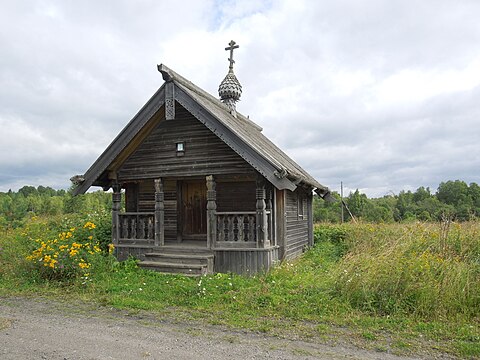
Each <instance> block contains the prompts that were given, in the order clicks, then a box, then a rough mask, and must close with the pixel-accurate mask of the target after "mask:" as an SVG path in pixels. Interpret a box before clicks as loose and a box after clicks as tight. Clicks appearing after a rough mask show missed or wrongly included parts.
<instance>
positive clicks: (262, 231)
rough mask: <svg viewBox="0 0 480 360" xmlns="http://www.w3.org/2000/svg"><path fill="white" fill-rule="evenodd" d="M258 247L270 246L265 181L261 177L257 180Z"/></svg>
mask: <svg viewBox="0 0 480 360" xmlns="http://www.w3.org/2000/svg"><path fill="white" fill-rule="evenodd" d="M256 195H257V246H258V247H261V248H263V247H267V246H268V245H269V240H268V231H267V227H268V223H267V211H266V204H265V179H264V178H263V177H262V176H261V175H259V177H258V179H257V192H256Z"/></svg>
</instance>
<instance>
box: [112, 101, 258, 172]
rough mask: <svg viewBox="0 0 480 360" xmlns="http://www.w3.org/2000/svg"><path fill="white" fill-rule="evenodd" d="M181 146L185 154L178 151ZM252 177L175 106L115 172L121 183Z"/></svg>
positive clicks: (217, 140) (219, 142)
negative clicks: (170, 117) (171, 115)
mask: <svg viewBox="0 0 480 360" xmlns="http://www.w3.org/2000/svg"><path fill="white" fill-rule="evenodd" d="M180 142H181V143H183V144H184V147H185V151H183V152H177V148H176V144H177V143H180ZM232 173H236V174H238V173H240V174H242V173H243V174H253V173H254V170H253V168H252V167H251V166H250V165H249V164H248V163H247V162H246V161H245V160H243V159H242V158H241V157H240V156H239V155H238V154H237V153H236V152H234V151H233V150H232V149H231V148H230V147H229V146H228V145H226V144H225V143H224V142H223V141H222V140H221V139H220V138H219V137H218V136H216V135H215V134H213V133H212V132H211V131H210V130H209V129H208V128H207V127H206V126H205V125H203V124H202V123H201V122H200V121H198V120H197V119H196V118H194V117H193V115H191V114H190V113H189V112H187V111H186V110H185V109H184V108H183V107H181V106H180V105H179V104H178V103H177V104H176V116H175V119H174V120H162V121H160V123H159V124H158V125H157V126H156V127H155V128H154V129H153V130H152V132H151V133H150V134H149V135H148V136H147V137H146V139H145V140H144V141H143V143H141V144H140V145H139V146H138V147H137V149H135V150H134V151H133V153H132V154H131V155H130V156H129V157H128V158H127V160H126V161H125V162H124V163H123V164H122V165H121V166H120V167H119V169H118V178H119V180H120V181H127V180H136V179H147V178H149V179H152V178H158V177H162V178H168V177H187V176H206V175H217V174H232Z"/></svg>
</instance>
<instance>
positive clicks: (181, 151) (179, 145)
mask: <svg viewBox="0 0 480 360" xmlns="http://www.w3.org/2000/svg"><path fill="white" fill-rule="evenodd" d="M175 148H176V150H177V156H183V155H185V143H184V142H178V143H176V144H175Z"/></svg>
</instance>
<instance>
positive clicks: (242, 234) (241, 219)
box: [237, 215, 245, 241]
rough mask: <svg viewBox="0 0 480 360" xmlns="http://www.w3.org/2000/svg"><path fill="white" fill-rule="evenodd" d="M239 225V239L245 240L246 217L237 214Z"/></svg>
mask: <svg viewBox="0 0 480 360" xmlns="http://www.w3.org/2000/svg"><path fill="white" fill-rule="evenodd" d="M237 227H238V241H245V217H244V216H243V215H238V216H237Z"/></svg>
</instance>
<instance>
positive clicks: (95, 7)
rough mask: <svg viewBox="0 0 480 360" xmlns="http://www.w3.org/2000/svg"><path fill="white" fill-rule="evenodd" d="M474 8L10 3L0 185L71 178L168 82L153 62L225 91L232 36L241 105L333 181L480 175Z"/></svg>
mask: <svg viewBox="0 0 480 360" xmlns="http://www.w3.org/2000/svg"><path fill="white" fill-rule="evenodd" d="M479 15H480V4H479V3H478V2H476V1H462V2H455V1H452V0H437V1H433V0H430V1H422V2H421V3H415V4H412V3H408V2H404V1H400V0H396V1H388V2H385V1H380V0H360V1H355V2H351V1H344V0H340V1H335V2H331V1H315V2H313V1H306V0H304V1H298V0H295V1H293V0H284V1H253V0H252V1H233V0H229V1H214V0H211V1H202V2H199V1H193V0H191V1H184V2H182V3H181V5H179V3H178V2H175V1H162V2H161V3H159V2H157V1H153V0H143V1H139V2H135V3H132V2H129V1H113V0H111V1H102V2H94V1H82V2H75V1H53V0H44V1H41V2H34V1H30V2H29V1H25V2H9V3H6V4H4V5H3V6H2V12H1V13H0V30H1V31H0V49H1V50H0V126H1V128H2V134H3V135H2V142H1V143H0V152H1V153H0V191H5V190H7V189H8V188H13V189H15V188H18V187H21V186H23V185H25V184H34V185H40V184H43V185H50V186H52V185H55V186H61V187H67V186H69V183H68V178H69V177H70V176H71V175H73V174H76V173H82V172H84V171H85V170H86V169H87V168H88V167H89V165H90V164H91V163H92V162H93V161H94V160H95V159H96V157H97V156H98V155H100V153H101V152H102V151H103V149H104V148H105V147H106V146H107V145H108V144H109V143H110V142H111V141H112V139H113V138H114V137H115V136H116V134H117V133H118V132H119V131H120V130H121V129H122V128H123V127H124V126H125V125H126V124H127V123H128V121H129V120H130V119H131V118H132V117H133V115H135V113H136V112H137V111H138V110H139V109H140V108H141V107H142V105H143V104H144V103H145V102H146V101H147V100H148V99H149V98H150V96H151V95H152V94H153V93H154V92H155V90H156V89H157V88H158V87H159V86H161V84H162V79H161V76H160V74H158V73H157V72H156V69H155V66H156V64H157V63H161V62H162V63H165V64H166V65H168V66H169V67H171V68H173V69H174V70H175V71H177V72H179V73H180V74H182V75H183V76H185V77H187V78H188V79H190V80H191V81H193V82H194V83H196V84H197V85H199V86H201V87H202V88H204V89H205V90H207V91H209V92H210V93H212V94H213V95H216V92H217V88H218V84H219V82H220V81H221V80H222V79H223V77H224V76H225V74H226V71H227V68H228V63H227V61H226V59H227V57H228V54H227V52H225V51H224V50H223V48H224V47H225V46H226V45H227V43H228V41H230V40H231V39H234V40H235V41H237V43H238V44H239V45H240V48H239V50H238V51H236V53H235V61H236V63H235V72H236V74H237V77H238V78H239V80H240V82H241V83H242V85H243V89H244V92H243V95H242V99H241V102H240V103H239V104H238V109H239V111H240V112H242V113H244V114H247V115H250V117H251V118H252V119H253V120H254V121H256V122H257V123H259V124H260V125H261V126H262V127H263V128H264V133H265V134H266V135H267V136H268V137H270V138H271V139H272V140H273V141H274V142H275V143H277V144H278V145H279V146H280V147H281V148H282V149H284V150H285V151H286V152H287V153H288V154H290V155H291V156H292V157H293V158H294V159H295V160H296V161H297V162H299V163H300V164H301V165H302V167H304V168H305V169H306V170H307V171H309V172H310V173H311V174H312V175H314V176H315V177H316V178H317V179H318V180H319V181H320V182H322V183H324V184H325V185H327V186H330V187H331V188H333V189H334V190H339V183H340V181H343V182H344V184H345V188H346V189H347V191H348V190H355V189H356V188H359V189H361V190H362V191H365V192H367V194H368V195H369V196H382V195H384V194H385V193H387V192H389V191H394V192H398V191H400V190H402V189H413V190H414V189H416V188H417V187H419V186H430V187H431V188H432V189H435V188H436V186H437V185H438V184H439V183H440V182H441V181H446V180H449V179H457V178H460V179H462V180H465V181H467V182H480V175H478V171H476V169H477V168H478V166H479V165H480V164H479V161H480V160H479V158H478V156H476V154H478V153H479V152H480V142H479V141H478V135H477V134H479V133H480V125H479V124H480V122H479V121H478V118H479V115H480V103H479V102H478V99H479V95H480V90H479V89H480V71H479V70H478V69H480V66H479V65H480V50H479V48H478V46H477V44H478V43H479V42H480V25H479V23H478V16H479ZM59 179H62V180H59ZM42 181H48V182H45V183H43V182H42Z"/></svg>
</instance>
